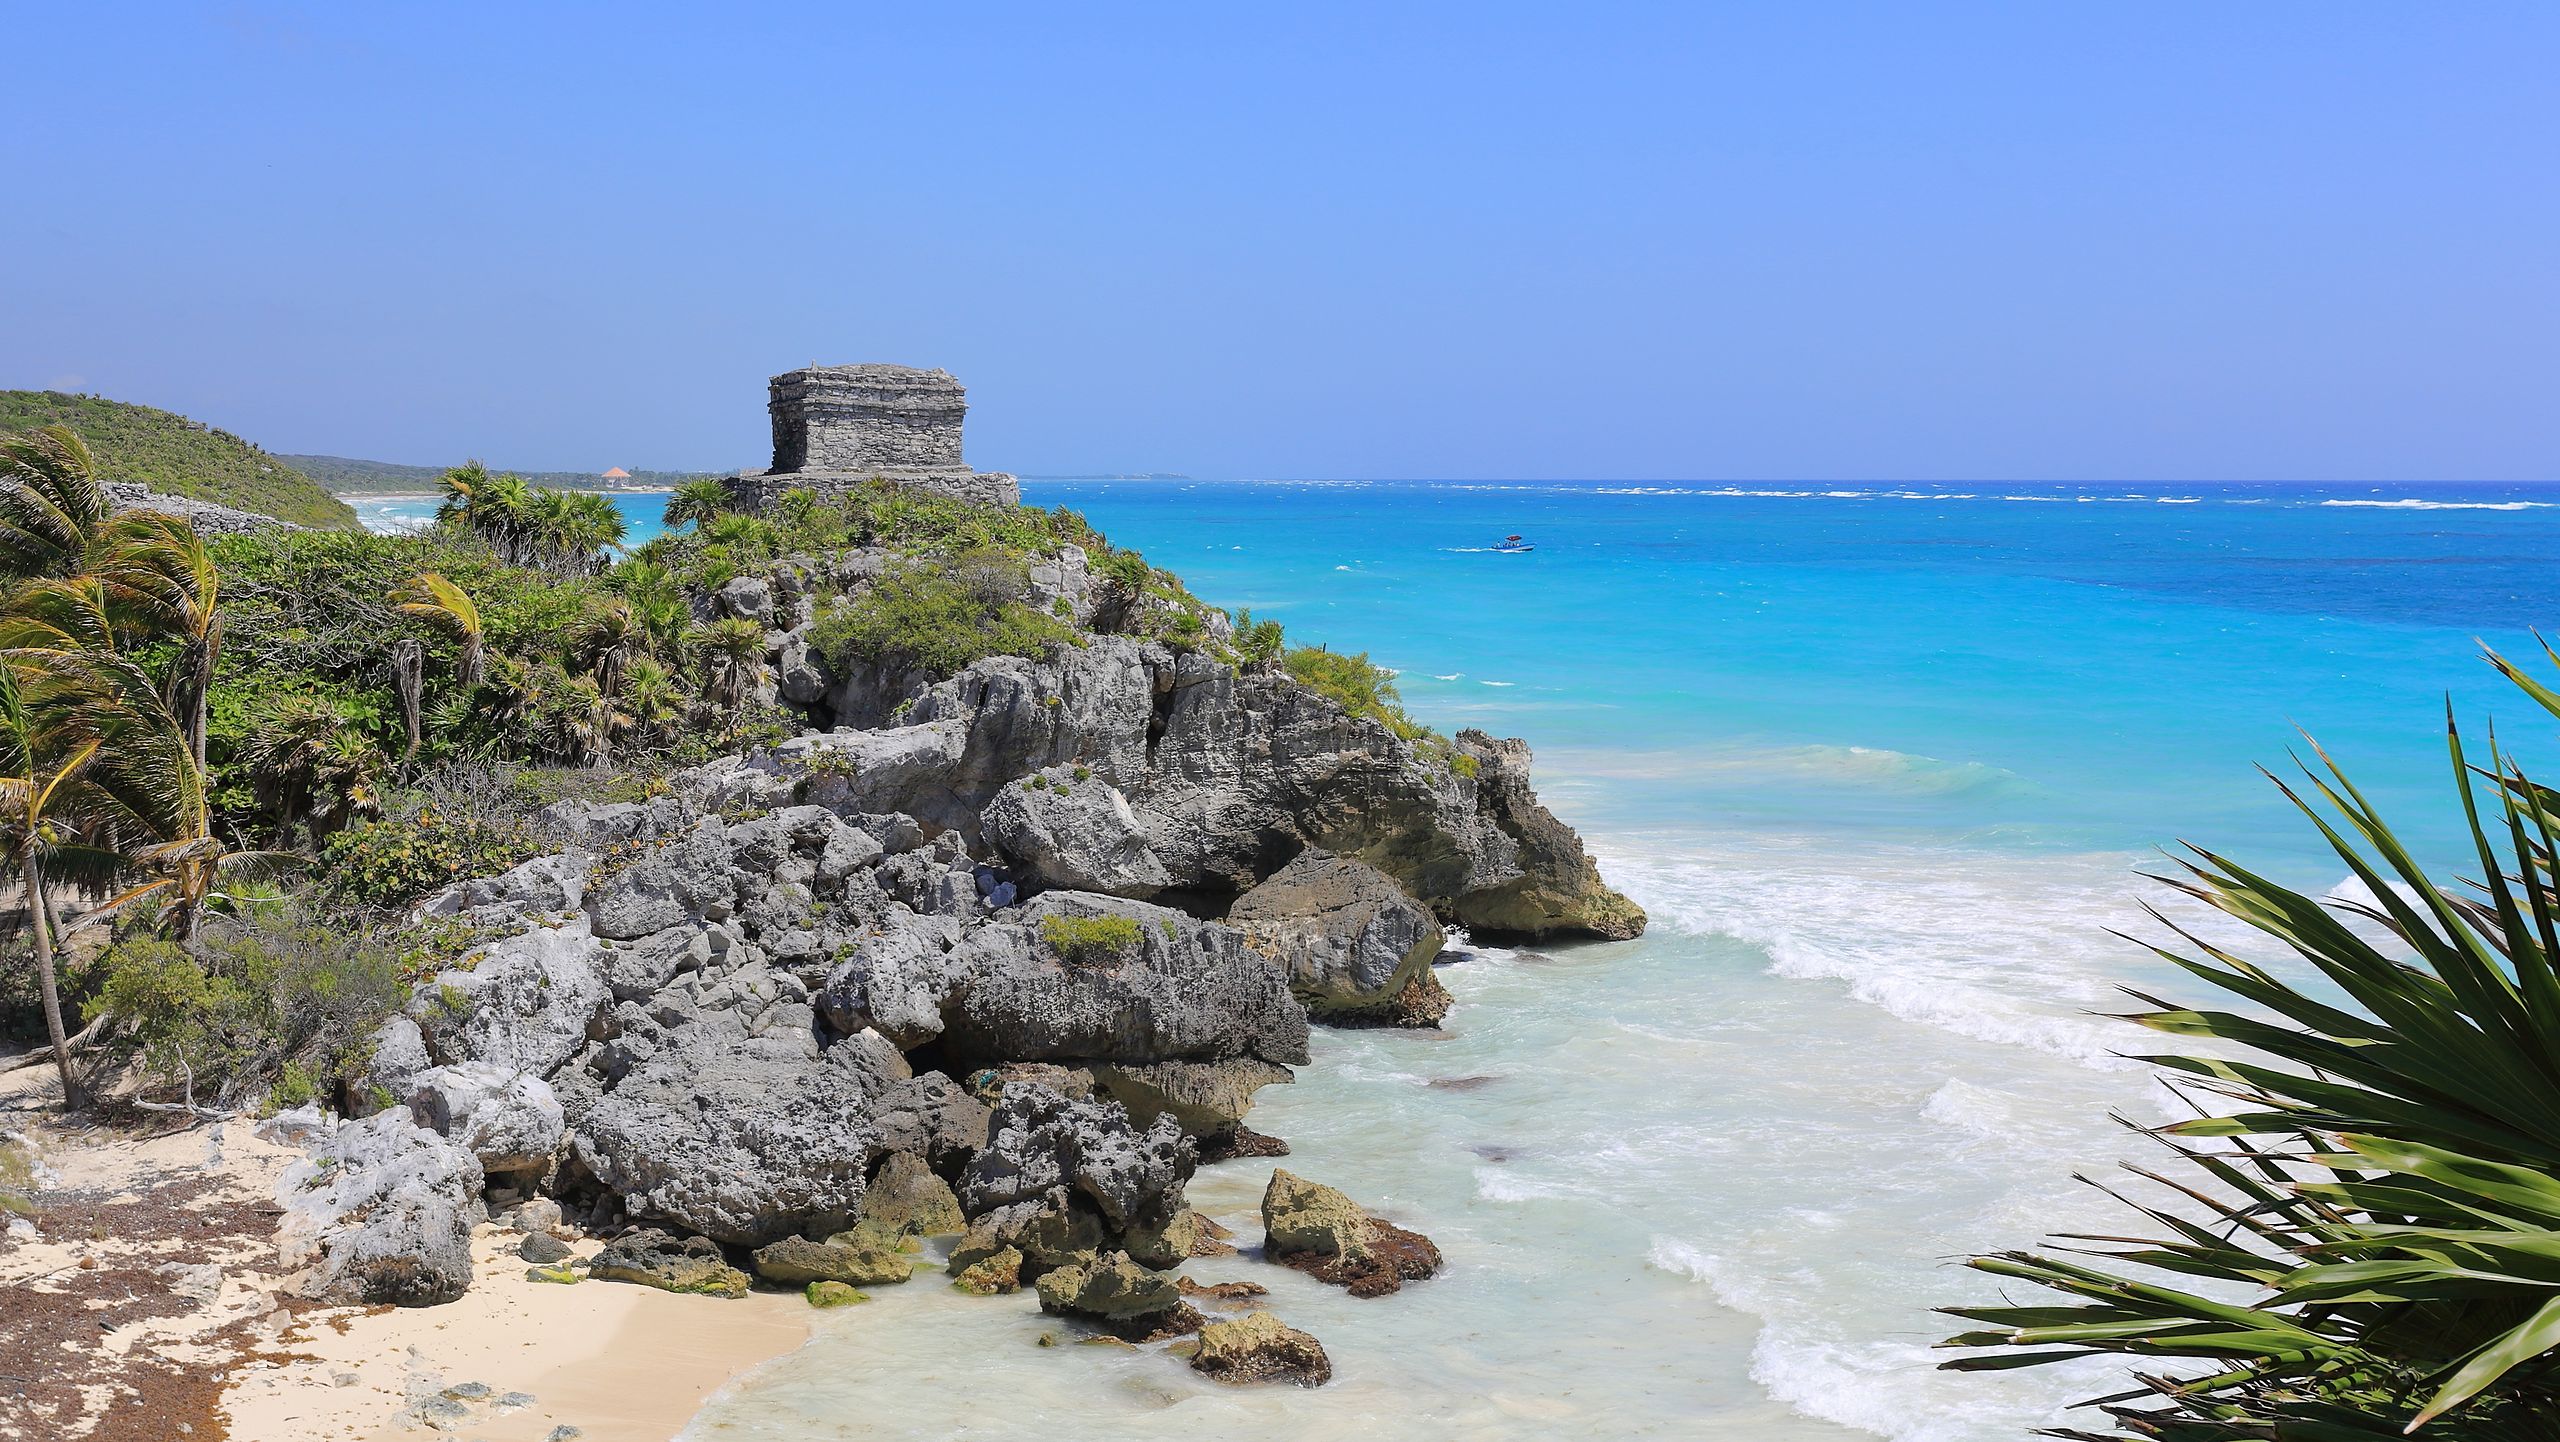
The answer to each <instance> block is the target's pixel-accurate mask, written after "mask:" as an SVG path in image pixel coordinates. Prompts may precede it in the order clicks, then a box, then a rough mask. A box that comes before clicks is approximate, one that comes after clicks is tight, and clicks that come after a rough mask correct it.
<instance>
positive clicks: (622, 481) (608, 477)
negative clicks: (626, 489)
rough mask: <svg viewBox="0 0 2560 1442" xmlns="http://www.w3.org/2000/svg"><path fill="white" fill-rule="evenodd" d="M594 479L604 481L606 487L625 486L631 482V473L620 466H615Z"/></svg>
mask: <svg viewBox="0 0 2560 1442" xmlns="http://www.w3.org/2000/svg"><path fill="white" fill-rule="evenodd" d="M596 479H597V480H600V481H602V482H604V483H605V485H606V487H607V488H612V487H617V486H627V485H629V484H631V473H630V472H629V471H626V470H624V469H623V468H622V467H620V466H615V467H614V468H613V469H611V470H609V471H606V472H605V473H604V474H603V475H601V476H598V477H596Z"/></svg>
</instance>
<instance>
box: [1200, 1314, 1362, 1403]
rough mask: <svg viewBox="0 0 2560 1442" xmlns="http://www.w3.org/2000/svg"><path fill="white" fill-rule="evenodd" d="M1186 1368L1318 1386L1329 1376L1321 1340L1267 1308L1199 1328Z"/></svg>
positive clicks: (1227, 1378) (1234, 1378)
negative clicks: (1267, 1310)
mask: <svg viewBox="0 0 2560 1442" xmlns="http://www.w3.org/2000/svg"><path fill="white" fill-rule="evenodd" d="M1191 1370H1193V1371H1195V1372H1198V1373H1200V1374H1201V1375H1203V1376H1207V1377H1214V1378H1216V1379H1217V1380H1218V1381H1221V1382H1235V1383H1253V1382H1291V1383H1295V1384H1296V1385H1298V1386H1301V1387H1321V1386H1323V1385H1324V1384H1325V1383H1327V1382H1330V1381H1332V1380H1333V1359H1332V1358H1331V1357H1328V1356H1326V1355H1325V1351H1324V1344H1323V1343H1322V1342H1319V1341H1317V1340H1316V1339H1315V1338H1313V1337H1311V1336H1309V1335H1307V1334H1306V1333H1304V1332H1301V1331H1299V1330H1298V1329H1297V1328H1295V1327H1291V1326H1288V1325H1286V1324H1284V1323H1282V1322H1281V1320H1280V1319H1279V1318H1277V1317H1274V1316H1272V1315H1271V1314H1270V1313H1268V1312H1248V1313H1246V1314H1245V1315H1244V1316H1241V1317H1236V1318H1233V1319H1230V1320H1225V1321H1217V1322H1211V1323H1209V1324H1208V1325H1207V1326H1205V1327H1202V1328H1201V1329H1200V1345H1199V1349H1198V1350H1197V1351H1195V1352H1193V1353H1192V1354H1191Z"/></svg>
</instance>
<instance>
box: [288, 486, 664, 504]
mask: <svg viewBox="0 0 2560 1442" xmlns="http://www.w3.org/2000/svg"><path fill="white" fill-rule="evenodd" d="M555 489H562V488H558V487H555ZM578 489H582V490H590V491H593V492H594V493H595V494H597V495H599V496H671V495H674V494H675V487H673V486H616V487H614V488H613V489H611V490H607V489H605V488H604V487H602V486H588V487H580V488H578ZM329 494H331V495H333V496H336V497H337V498H338V499H339V500H342V501H344V502H346V503H347V504H348V505H351V506H352V505H354V504H355V503H356V502H358V501H437V500H442V499H444V497H443V496H442V495H441V494H440V493H438V492H435V491H331V492H330V493H329Z"/></svg>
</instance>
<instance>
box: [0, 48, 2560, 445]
mask: <svg viewBox="0 0 2560 1442" xmlns="http://www.w3.org/2000/svg"><path fill="white" fill-rule="evenodd" d="M7 23H8V35H9V40H10V42H11V45H10V48H11V49H12V51H13V52H14V53H15V55H16V57H17V59H16V61H15V63H13V64H12V66H11V75H10V79H9V82H8V83H7V85H6V86H5V87H0V120H5V123H6V126H7V133H8V134H9V135H10V137H11V146H10V150H11V165H10V170H11V172H12V180H13V186H12V190H13V196H14V199H15V201H16V204H14V205H13V206H12V207H11V210H12V216H11V219H10V221H9V223H8V224H7V225H6V226H5V227H0V276H5V281H0V385H9V386H61V387H66V388H71V389H83V390H94V391H97V392H100V393H103V394H107V395H112V396H116V397H119V398H123V399H130V400H139V401H144V402H148V403H151V404H155V405H161V406H166V407H169V408H171V409H176V410H181V411H185V412H187V413H189V414H191V415H195V416H197V417H199V418H201V419H207V420H211V421H214V422H216V423H218V424H221V425H224V426H226V427H228V428H230V429H232V430H235V431H238V432H240V433H242V434H244V435H247V436H249V437H251V438H253V439H256V440H258V441H260V442H261V443H263V444H265V445H267V446H268V447H270V448H271V449H276V450H284V451H326V452H335V453H341V454H349V455H360V456H370V457H376V458H380V459H386V460H398V461H412V462H421V463H446V462H450V461H453V460H456V459H459V458H461V457H462V456H464V455H466V454H469V455H480V456H485V457H487V458H489V459H491V460H493V461H497V462H500V463H502V464H509V465H515V466H523V467H546V468H547V467H558V468H601V467H602V466H605V465H609V464H620V465H624V466H631V467H704V468H712V467H734V466H739V465H749V464H759V463H761V461H762V459H763V450H764V446H765V436H764V420H763V380H764V377H765V376H767V375H768V374H770V373H772V372H774V371H777V370H781V369H786V368H789V367H791V366H796V365H801V364H805V363H807V362H809V361H811V360H818V361H824V362H831V363H832V362H843V361H853V360H895V361H903V362H907V363H910V364H918V365H939V366H944V367H947V368H948V369H950V370H952V371H954V372H956V373H957V374H958V375H959V376H960V377H961V379H962V380H963V381H965V382H966V383H967V384H968V385H969V387H970V391H971V398H972V401H973V418H972V421H971V428H970V458H971V460H972V461H973V462H975V463H977V464H978V465H981V466H985V467H991V468H994V467H1001V468H1004V469H1011V470H1017V471H1023V472H1031V473H1066V472H1078V471H1094V470H1101V471H1131V470H1165V471H1183V472H1188V473H1191V474H1195V475H1202V476H1328V475H1332V476H1375V477H1428V476H1488V477H1622V478H1746V477H1747V478H1806V479H1863V478H1911V479H1971V478H2054V479H2083V478H2085V479H2100V478H2105V479H2115V478H2124V479H2198V478H2228V479H2258V478H2299V479H2346V478H2368V477H2370V478H2375V479H2430V478H2443V479H2475V478H2476V479H2542V478H2548V477H2552V476H2554V475H2555V474H2560V384H2555V382H2556V381H2560V364H2555V363H2556V362H2560V184H2555V182H2556V181H2560V160H2556V159H2555V157H2560V87H2555V86H2554V85H2553V84H2552V83H2551V75H2552V73H2553V60H2554V57H2555V56H2560V7H2553V6H2550V5H2547V4H2494V3H2491V4H2466V5H2461V6H2394V5H2381V4H2348V5H2312V4H2287V3H2268V4H2251V5H2246V6H2233V5H2224V4H2148V5H2131V4H2126V5H2096V4H2088V5H2082V4H2070V5H2057V4H2049V3H2032V4H2030V3H2021V4H2006V5H1995V4H1893V5H1886V4H1875V5H1863V4H1848V3H1831V4H1792V3H1786V4H1781V3H1770V4H1765V5H1754V6H1723V5H1708V4H1678V5H1638V4H1623V5H1590V6H1579V5H1577V6H1565V5H1510V4H1488V3H1470V4H1463V5H1461V4H1449V5H1420V4H1416V5H1400V6H1371V5H1332V4H1306V3H1300V4H1292V5H1287V6H1240V5H1214V4H1212V5H1203V4H1197V3H1193V4H1181V5H1164V6H1141V5H1123V4H1109V3H1102V4H1094V5H1086V6H1059V5H1054V4H1044V5H998V4H973V5H953V6H937V7H921V6H906V7H896V8H890V7H872V6H852V5H823V6H806V7H802V6H793V5H784V4H761V5H755V6H737V7H726V6H723V7H712V6H700V7H691V6H668V5H648V4H639V3H625V4H619V5H611V6H603V5H597V6H584V5H577V6H573V5H542V6H529V7H494V6H478V5H438V6H424V5H416V6H405V5H404V6H392V5H361V6H356V5H331V6H312V7H294V6H255V5H241V6H221V5H202V6H168V7H155V6H147V5H98V6H47V7H41V8H37V7H13V8H12V10H11V11H10V13H9V17H8V22H7Z"/></svg>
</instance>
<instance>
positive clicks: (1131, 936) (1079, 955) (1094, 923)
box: [1040, 916, 1139, 966]
mask: <svg viewBox="0 0 2560 1442" xmlns="http://www.w3.org/2000/svg"><path fill="white" fill-rule="evenodd" d="M1138 936H1139V932H1138V923H1136V922H1135V921H1132V920H1130V919H1129V918H1128V917H1125V916H1045V917H1042V918H1041V919H1040V939H1041V940H1042V941H1044V942H1047V943H1048V944H1049V949H1050V950H1051V951H1054V952H1056V953H1057V954H1058V955H1059V956H1060V957H1062V958H1064V959H1065V960H1066V961H1067V962H1069V963H1070V964H1072V965H1076V966H1098V965H1100V964H1102V963H1103V962H1106V961H1117V960H1120V959H1121V958H1123V957H1125V956H1127V955H1128V954H1129V953H1130V952H1131V951H1133V950H1135V949H1136V948H1137V945H1138Z"/></svg>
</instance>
